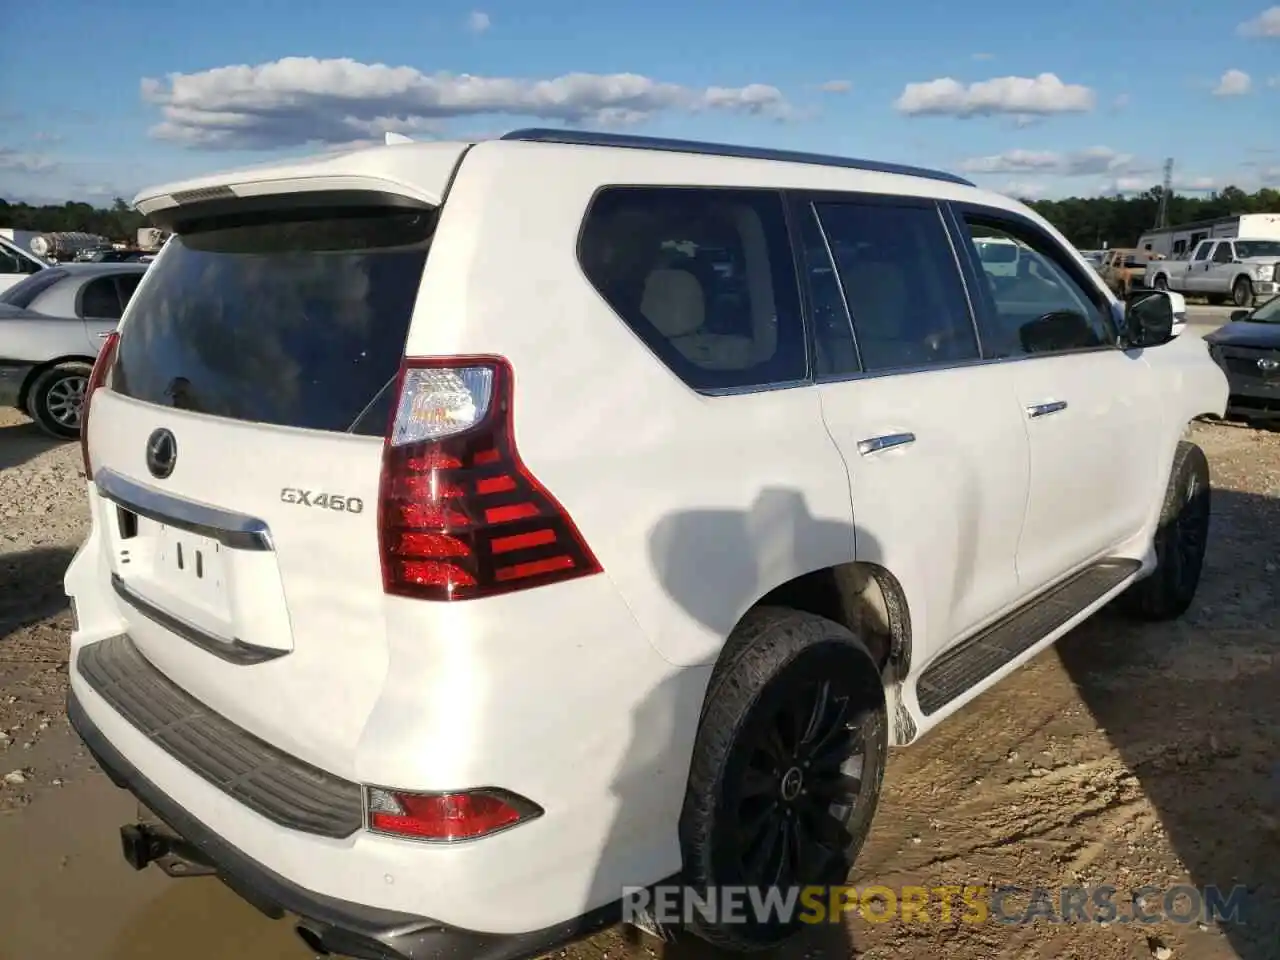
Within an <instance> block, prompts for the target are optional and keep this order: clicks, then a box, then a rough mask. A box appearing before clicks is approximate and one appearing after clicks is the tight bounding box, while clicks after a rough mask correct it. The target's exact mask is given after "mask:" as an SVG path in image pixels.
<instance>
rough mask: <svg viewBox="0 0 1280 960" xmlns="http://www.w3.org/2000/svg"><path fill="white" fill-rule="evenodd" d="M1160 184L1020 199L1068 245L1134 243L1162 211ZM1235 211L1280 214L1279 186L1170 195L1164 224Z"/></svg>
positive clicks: (1087, 247)
mask: <svg viewBox="0 0 1280 960" xmlns="http://www.w3.org/2000/svg"><path fill="white" fill-rule="evenodd" d="M1161 192H1162V189H1161V188H1160V187H1152V188H1151V189H1150V190H1146V191H1143V192H1142V193H1139V194H1135V195H1132V196H1128V197H1125V196H1115V197H1069V198H1067V199H1065V200H1025V199H1024V200H1023V202H1024V203H1026V204H1027V205H1028V206H1030V207H1031V208H1032V209H1033V210H1035V211H1036V212H1037V213H1038V214H1040V216H1042V217H1044V218H1045V219H1046V220H1048V221H1049V222H1050V223H1052V224H1053V225H1054V226H1055V227H1057V228H1058V229H1059V230H1060V231H1061V232H1062V233H1063V235H1065V236H1066V238H1067V239H1068V240H1070V241H1071V243H1073V244H1075V245H1076V246H1077V247H1078V248H1080V249H1082V250H1097V249H1100V248H1101V247H1102V245H1103V244H1104V243H1105V244H1106V245H1107V246H1109V247H1122V248H1123V247H1136V246H1137V245H1138V237H1140V236H1141V235H1142V234H1143V233H1145V232H1146V231H1148V230H1150V229H1151V228H1152V227H1153V226H1155V224H1156V218H1157V216H1158V215H1159V211H1160V195H1161ZM1238 213H1280V190H1273V189H1263V190H1259V191H1258V192H1257V193H1245V192H1244V191H1243V190H1240V189H1239V188H1237V187H1226V188H1225V189H1223V190H1221V191H1219V192H1215V193H1211V194H1209V195H1208V196H1204V197H1184V196H1181V195H1179V194H1178V193H1177V192H1176V191H1174V192H1173V193H1171V194H1170V195H1169V209H1168V223H1169V225H1170V226H1173V225H1176V224H1179V223H1191V222H1194V221H1197V220H1214V219H1217V218H1218V217H1228V216H1233V215H1234V214H1238Z"/></svg>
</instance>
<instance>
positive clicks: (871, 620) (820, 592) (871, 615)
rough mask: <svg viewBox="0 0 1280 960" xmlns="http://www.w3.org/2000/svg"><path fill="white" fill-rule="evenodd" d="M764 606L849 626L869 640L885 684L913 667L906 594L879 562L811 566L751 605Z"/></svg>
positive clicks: (866, 640) (865, 641)
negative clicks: (816, 567) (804, 613)
mask: <svg viewBox="0 0 1280 960" xmlns="http://www.w3.org/2000/svg"><path fill="white" fill-rule="evenodd" d="M764 606H769V607H787V608H790V609H793V610H801V611H804V612H806V613H812V614H815V615H817V616H820V617H826V618H827V619H828V620H832V621H834V622H836V623H838V624H840V625H841V626H843V627H846V628H847V629H848V630H850V631H851V632H852V633H854V634H855V635H856V636H857V637H859V639H861V640H862V642H863V643H864V644H866V646H867V648H868V650H870V652H871V655H872V657H873V658H874V659H875V661H876V666H877V667H878V669H879V670H880V675H881V679H882V680H883V682H884V683H885V684H886V685H888V684H892V683H897V682H900V681H901V680H902V679H903V678H905V677H906V675H907V672H908V670H910V668H911V616H910V611H909V609H908V606H907V599H906V592H905V591H904V590H903V588H902V584H901V583H900V582H899V580H898V578H897V577H896V576H895V575H894V574H893V572H892V571H890V570H889V569H887V568H886V567H883V566H881V565H879V564H875V563H866V562H861V561H849V562H847V563H838V564H835V565H833V566H829V567H820V568H818V569H816V570H811V571H809V572H808V573H804V574H801V575H799V576H797V577H793V578H792V579H790V580H788V581H786V582H784V583H780V584H778V585H777V586H775V587H773V588H772V589H771V590H769V591H768V592H767V593H765V594H764V595H763V596H762V597H760V599H758V600H757V601H756V602H755V603H754V604H752V605H751V608H750V609H755V608H756V607H764ZM726 647H727V644H726ZM724 655H725V651H724V650H722V651H721V656H724Z"/></svg>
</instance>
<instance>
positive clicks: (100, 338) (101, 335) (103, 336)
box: [98, 330, 115, 340]
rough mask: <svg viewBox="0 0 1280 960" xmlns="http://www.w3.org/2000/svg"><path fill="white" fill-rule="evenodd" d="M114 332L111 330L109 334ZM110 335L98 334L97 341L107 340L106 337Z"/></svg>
mask: <svg viewBox="0 0 1280 960" xmlns="http://www.w3.org/2000/svg"><path fill="white" fill-rule="evenodd" d="M114 332H115V331H114V330H113V331H111V333H114ZM111 333H100V334H98V339H99V340H105V339H107V337H109V336H111Z"/></svg>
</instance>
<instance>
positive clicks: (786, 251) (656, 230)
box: [578, 187, 807, 390]
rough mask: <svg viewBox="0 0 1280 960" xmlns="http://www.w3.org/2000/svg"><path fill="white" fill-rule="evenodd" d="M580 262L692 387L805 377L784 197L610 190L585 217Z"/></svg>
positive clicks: (763, 193)
mask: <svg viewBox="0 0 1280 960" xmlns="http://www.w3.org/2000/svg"><path fill="white" fill-rule="evenodd" d="M578 256H579V259H580V261H581V263H582V268H583V270H584V271H585V273H586V275H587V278H588V279H589V280H590V281H591V283H592V285H593V286H594V287H595V288H596V290H597V291H599V293H600V295H601V296H602V297H604V299H605V300H606V301H607V302H608V303H609V306H611V307H612V308H613V310H614V312H616V313H617V314H618V316H620V317H621V318H622V319H623V320H624V321H625V322H626V323H627V324H628V326H630V327H631V329H632V330H633V331H635V333H636V335H637V336H639V337H640V339H642V340H643V341H644V342H645V343H646V344H647V345H648V347H649V349H651V350H652V351H653V352H654V353H655V354H657V356H658V357H659V358H660V359H661V360H662V361H663V362H664V363H665V364H666V365H667V366H668V367H670V368H671V370H672V371H674V372H675V373H676V374H677V375H678V376H679V377H680V378H681V379H683V380H684V382H685V383H687V384H688V385H689V386H690V387H693V388H694V389H695V390H726V389H735V388H752V387H767V386H770V385H774V384H783V383H790V382H794V381H798V380H802V379H804V378H805V377H806V375H807V360H806V354H805V336H804V328H803V325H802V322H801V319H800V304H799V293H798V291H797V287H796V274H795V262H794V259H793V257H792V252H791V245H790V241H789V238H788V235H787V227H786V218H785V214H784V212H783V201H782V197H781V196H780V195H779V194H777V193H774V192H769V191H757V190H714V189H697V188H669V187H613V188H609V189H606V190H603V191H601V192H600V194H599V195H598V196H597V197H596V199H595V201H594V203H593V204H592V206H591V209H590V211H589V212H588V214H587V220H586V223H585V225H584V227H583V232H582V239H581V241H580V244H579V248H578Z"/></svg>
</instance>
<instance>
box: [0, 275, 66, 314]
mask: <svg viewBox="0 0 1280 960" xmlns="http://www.w3.org/2000/svg"><path fill="white" fill-rule="evenodd" d="M66 275H67V271H65V270H56V269H54V268H52V267H50V268H49V269H47V270H38V271H36V272H35V273H33V274H31V276H29V277H27V279H25V280H19V281H18V282H17V283H15V284H14V285H13V286H11V287H10V288H9V289H8V290H6V291H4V293H0V303H7V304H9V306H11V307H18V308H19V309H21V310H25V309H27V307H29V306H31V304H32V302H33V301H34V300H35V298H36V297H38V296H40V294H42V293H44V291H46V290H48V289H49V288H50V287H52V286H53V285H54V284H55V283H57V282H58V281H59V280H61V279H62V278H63V277H65V276H66Z"/></svg>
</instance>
